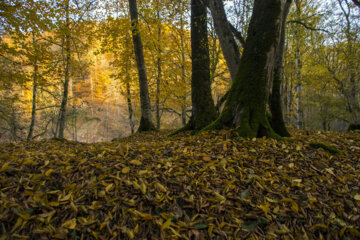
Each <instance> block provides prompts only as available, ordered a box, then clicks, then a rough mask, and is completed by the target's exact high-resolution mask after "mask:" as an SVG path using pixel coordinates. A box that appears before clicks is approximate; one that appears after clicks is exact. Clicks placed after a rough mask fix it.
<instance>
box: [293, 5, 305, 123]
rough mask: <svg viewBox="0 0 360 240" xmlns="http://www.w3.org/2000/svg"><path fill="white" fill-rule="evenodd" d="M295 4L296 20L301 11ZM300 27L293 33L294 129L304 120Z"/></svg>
mask: <svg viewBox="0 0 360 240" xmlns="http://www.w3.org/2000/svg"><path fill="white" fill-rule="evenodd" d="M295 3H296V17H297V19H300V18H301V9H300V7H301V6H300V4H301V3H300V2H299V0H296V1H295ZM299 38H300V26H299V24H297V25H296V31H295V71H296V88H295V91H296V128H297V129H301V128H304V119H303V115H304V114H303V109H302V99H301V95H302V82H301V69H302V64H301V56H300V39H299Z"/></svg>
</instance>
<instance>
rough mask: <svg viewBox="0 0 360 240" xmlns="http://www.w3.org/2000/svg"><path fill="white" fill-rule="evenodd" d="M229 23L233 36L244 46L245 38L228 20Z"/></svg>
mask: <svg viewBox="0 0 360 240" xmlns="http://www.w3.org/2000/svg"><path fill="white" fill-rule="evenodd" d="M228 23H229V26H230V29H231V31H232V32H233V34H234V36H235V37H236V39H237V40H238V41H239V42H240V43H241V46H242V47H244V45H245V39H244V37H243V36H242V34H241V32H240V31H238V30H237V29H236V28H235V27H234V26H233V25H232V24H231V23H230V22H228Z"/></svg>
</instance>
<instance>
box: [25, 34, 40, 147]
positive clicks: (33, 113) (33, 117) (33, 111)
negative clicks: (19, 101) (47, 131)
mask: <svg viewBox="0 0 360 240" xmlns="http://www.w3.org/2000/svg"><path fill="white" fill-rule="evenodd" d="M32 35H33V47H34V54H35V56H34V57H35V59H34V70H33V96H32V109H31V120H30V127H29V132H28V135H27V141H31V140H32V138H33V133H34V128H35V120H36V93H37V87H38V82H37V77H38V59H37V48H36V40H35V33H34V32H33V33H32Z"/></svg>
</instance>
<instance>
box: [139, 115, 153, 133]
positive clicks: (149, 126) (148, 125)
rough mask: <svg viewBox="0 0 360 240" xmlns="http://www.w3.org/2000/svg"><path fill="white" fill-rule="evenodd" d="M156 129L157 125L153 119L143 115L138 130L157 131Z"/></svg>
mask: <svg viewBox="0 0 360 240" xmlns="http://www.w3.org/2000/svg"><path fill="white" fill-rule="evenodd" d="M155 130H156V127H155V125H154V124H153V123H152V121H149V120H147V119H145V118H144V117H141V119H140V125H139V128H138V132H145V131H155Z"/></svg>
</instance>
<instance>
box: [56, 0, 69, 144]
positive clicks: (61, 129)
mask: <svg viewBox="0 0 360 240" xmlns="http://www.w3.org/2000/svg"><path fill="white" fill-rule="evenodd" d="M69 8H70V6H69V0H67V1H66V5H65V12H66V13H65V14H66V17H65V18H66V19H65V74H64V75H65V76H64V89H63V94H62V100H61V105H60V116H59V132H58V138H61V139H62V138H64V130H65V122H66V106H67V101H68V94H69V81H70V60H71V42H70V41H71V34H70V9H69Z"/></svg>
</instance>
